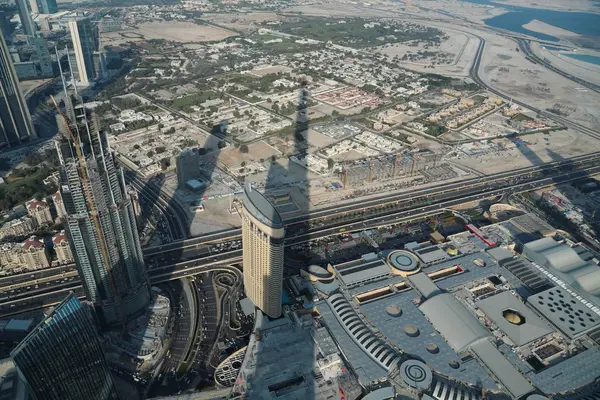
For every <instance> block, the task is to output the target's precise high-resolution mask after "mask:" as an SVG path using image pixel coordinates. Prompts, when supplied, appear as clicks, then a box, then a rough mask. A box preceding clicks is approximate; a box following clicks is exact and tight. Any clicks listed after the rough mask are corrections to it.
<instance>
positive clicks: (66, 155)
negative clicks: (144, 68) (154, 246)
mask: <svg viewBox="0 0 600 400" xmlns="http://www.w3.org/2000/svg"><path fill="white" fill-rule="evenodd" d="M67 106H68V107H67V115H68V116H69V118H68V119H64V122H65V123H64V125H63V126H62V129H61V133H62V137H61V138H60V139H58V140H57V141H56V148H57V151H58V155H59V159H60V163H61V187H60V192H61V194H62V198H63V200H64V205H65V209H66V212H67V231H68V235H69V243H70V246H71V250H72V252H73V256H74V258H75V262H76V265H77V269H78V270H79V276H80V277H81V280H82V282H83V287H84V289H85V294H86V296H87V299H88V300H89V301H91V302H93V304H94V305H95V307H96V309H97V311H98V315H100V316H101V318H102V319H103V322H104V323H106V324H107V325H114V324H124V323H125V321H127V320H128V319H129V318H130V317H132V316H134V315H136V314H139V313H141V312H143V311H144V310H145V308H146V306H147V305H148V303H149V301H150V286H149V283H148V278H147V275H146V268H145V266H144V259H143V255H142V249H141V246H140V241H139V236H138V232H137V227H136V221H135V216H134V209H133V205H132V202H131V198H130V196H129V194H128V192H127V190H126V186H125V179H124V176H123V171H122V169H121V168H120V167H119V166H118V165H117V164H116V160H115V158H114V156H113V154H112V153H111V152H110V150H109V146H108V138H107V135H106V134H105V133H104V132H103V131H101V130H100V127H99V124H98V123H97V120H96V119H94V118H92V117H91V116H90V113H89V111H87V110H86V109H85V108H84V107H83V106H75V107H73V106H72V104H68V105H67ZM61 117H62V115H61ZM63 118H64V117H63Z"/></svg>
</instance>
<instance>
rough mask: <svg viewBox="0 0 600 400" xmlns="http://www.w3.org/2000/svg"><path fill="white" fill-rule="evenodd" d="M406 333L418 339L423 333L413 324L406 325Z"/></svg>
mask: <svg viewBox="0 0 600 400" xmlns="http://www.w3.org/2000/svg"><path fill="white" fill-rule="evenodd" d="M404 333H406V335H407V336H410V337H417V336H419V334H420V333H421V332H419V328H417V327H416V326H414V325H413V324H406V325H404Z"/></svg>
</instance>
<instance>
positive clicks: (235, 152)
mask: <svg viewBox="0 0 600 400" xmlns="http://www.w3.org/2000/svg"><path fill="white" fill-rule="evenodd" d="M273 155H275V156H280V155H281V153H279V151H277V149H275V148H273V147H271V146H269V145H268V144H266V143H265V142H263V141H260V142H255V143H251V144H249V145H248V153H245V154H244V153H242V152H240V150H239V149H236V148H233V147H230V148H227V149H226V150H224V151H222V152H221V154H220V155H219V163H221V164H223V165H226V166H227V167H228V168H236V167H239V165H240V164H241V163H242V161H245V162H247V163H249V162H253V161H259V160H260V159H261V158H263V159H265V160H267V159H269V157H271V156H273Z"/></svg>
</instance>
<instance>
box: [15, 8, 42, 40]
mask: <svg viewBox="0 0 600 400" xmlns="http://www.w3.org/2000/svg"><path fill="white" fill-rule="evenodd" d="M27 3H28V1H27V0H15V5H16V6H17V11H18V12H19V18H21V25H23V33H25V34H26V35H27V36H33V35H35V32H36V31H37V29H36V28H35V24H34V22H33V19H32V18H31V11H30V10H29V5H28V4H27Z"/></svg>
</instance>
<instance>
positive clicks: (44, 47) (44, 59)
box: [27, 36, 54, 77]
mask: <svg viewBox="0 0 600 400" xmlns="http://www.w3.org/2000/svg"><path fill="white" fill-rule="evenodd" d="M27 44H28V45H29V46H30V47H31V49H32V50H33V53H34V54H35V58H32V60H33V61H35V63H36V64H37V65H38V66H39V67H38V73H39V76H44V77H48V76H53V75H54V69H53V68H52V59H51V58H50V52H49V51H48V43H47V42H46V39H44V38H43V37H41V36H28V37H27Z"/></svg>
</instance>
